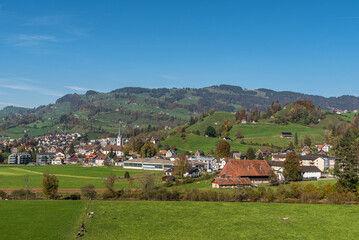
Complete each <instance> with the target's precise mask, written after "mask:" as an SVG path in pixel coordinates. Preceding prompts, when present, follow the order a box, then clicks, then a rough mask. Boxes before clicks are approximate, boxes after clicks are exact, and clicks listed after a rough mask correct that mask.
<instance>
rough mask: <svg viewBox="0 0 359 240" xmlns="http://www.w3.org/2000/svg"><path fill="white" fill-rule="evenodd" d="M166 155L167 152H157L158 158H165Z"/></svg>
mask: <svg viewBox="0 0 359 240" xmlns="http://www.w3.org/2000/svg"><path fill="white" fill-rule="evenodd" d="M166 153H167V150H159V151H158V156H160V157H164V156H166Z"/></svg>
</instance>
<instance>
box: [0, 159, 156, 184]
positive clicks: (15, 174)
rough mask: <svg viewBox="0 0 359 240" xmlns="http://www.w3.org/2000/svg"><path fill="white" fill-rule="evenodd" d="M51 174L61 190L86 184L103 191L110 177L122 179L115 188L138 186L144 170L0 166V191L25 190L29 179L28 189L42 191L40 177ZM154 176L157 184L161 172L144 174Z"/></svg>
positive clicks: (70, 166)
mask: <svg viewBox="0 0 359 240" xmlns="http://www.w3.org/2000/svg"><path fill="white" fill-rule="evenodd" d="M47 171H48V172H49V173H50V174H54V175H55V176H56V177H57V179H58V180H59V188H60V189H79V188H81V187H83V186H84V185H87V184H93V185H94V186H95V187H96V188H98V189H103V188H105V186H104V184H103V181H104V179H105V178H106V177H107V176H109V175H111V174H113V175H115V176H119V177H121V178H122V179H120V180H119V181H117V182H116V184H115V187H116V188H129V187H140V184H139V182H138V181H137V179H138V178H140V177H141V174H143V173H144V172H145V171H143V170H132V169H123V168H122V167H82V166H77V165H61V166H51V165H49V166H15V165H10V166H8V165H4V166H0V188H25V187H26V185H25V177H26V176H27V177H28V179H29V183H30V187H31V188H41V183H42V177H43V176H42V174H43V173H45V172H47ZM126 171H128V172H129V173H130V176H131V177H133V178H134V180H133V182H132V184H129V183H128V181H127V180H126V179H123V176H124V174H125V172H126ZM148 172H153V173H155V176H156V179H157V181H158V182H159V181H160V178H161V177H162V174H163V173H162V172H159V171H146V173H148Z"/></svg>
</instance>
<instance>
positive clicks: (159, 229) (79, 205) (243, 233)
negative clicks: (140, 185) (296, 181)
mask: <svg viewBox="0 0 359 240" xmlns="http://www.w3.org/2000/svg"><path fill="white" fill-rule="evenodd" d="M90 211H92V212H94V214H93V218H89V217H87V216H86V213H87V212H90ZM358 212H359V206H354V205H353V206H348V205H319V204H312V205H308V204H268V203H225V202H157V201H92V202H89V201H45V200H41V201H0V223H1V226H2V227H1V229H2V230H1V238H2V239H76V233H77V232H78V231H79V229H80V225H81V222H82V221H85V228H86V230H87V232H86V233H85V235H84V236H83V237H81V239H357V236H358V234H359V221H358V220H359V215H358ZM283 218H288V220H282V219H283Z"/></svg>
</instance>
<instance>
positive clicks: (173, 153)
mask: <svg viewBox="0 0 359 240" xmlns="http://www.w3.org/2000/svg"><path fill="white" fill-rule="evenodd" d="M176 156H177V152H176V151H175V150H168V151H167V152H166V158H174V157H176Z"/></svg>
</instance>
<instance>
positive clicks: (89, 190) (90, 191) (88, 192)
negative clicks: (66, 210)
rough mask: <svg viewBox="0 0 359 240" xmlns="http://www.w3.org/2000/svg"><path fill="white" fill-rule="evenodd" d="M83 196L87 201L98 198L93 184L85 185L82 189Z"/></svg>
mask: <svg viewBox="0 0 359 240" xmlns="http://www.w3.org/2000/svg"><path fill="white" fill-rule="evenodd" d="M81 195H82V196H83V197H85V198H86V199H90V200H91V199H95V198H96V197H97V192H96V191H95V186H94V185H92V184H88V185H85V186H83V187H82V188H81Z"/></svg>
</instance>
